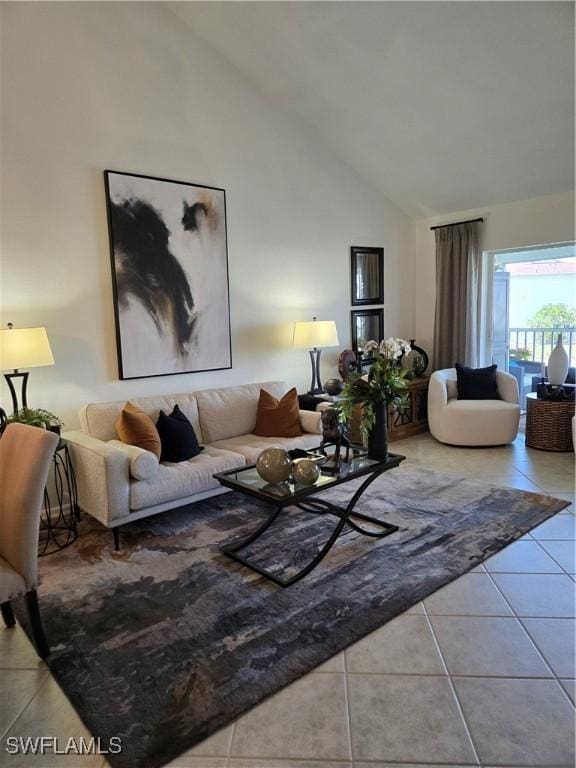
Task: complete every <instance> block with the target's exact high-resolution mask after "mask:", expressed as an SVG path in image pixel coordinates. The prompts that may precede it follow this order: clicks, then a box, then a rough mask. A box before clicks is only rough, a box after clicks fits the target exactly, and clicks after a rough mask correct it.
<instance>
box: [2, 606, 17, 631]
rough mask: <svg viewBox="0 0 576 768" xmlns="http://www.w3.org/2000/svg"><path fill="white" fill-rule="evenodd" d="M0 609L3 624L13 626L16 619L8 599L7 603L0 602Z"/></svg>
mask: <svg viewBox="0 0 576 768" xmlns="http://www.w3.org/2000/svg"><path fill="white" fill-rule="evenodd" d="M0 610H1V611H2V618H3V619H4V624H6V626H7V627H8V628H10V627H13V626H14V625H15V624H16V619H15V618H14V613H13V611H12V606H11V605H10V601H8V602H7V603H2V604H0Z"/></svg>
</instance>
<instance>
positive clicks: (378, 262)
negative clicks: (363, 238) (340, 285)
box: [350, 246, 384, 307]
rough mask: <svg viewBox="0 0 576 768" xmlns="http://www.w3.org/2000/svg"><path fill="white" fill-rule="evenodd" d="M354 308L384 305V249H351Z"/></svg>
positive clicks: (352, 300)
mask: <svg viewBox="0 0 576 768" xmlns="http://www.w3.org/2000/svg"><path fill="white" fill-rule="evenodd" d="M350 285H351V291H352V297H351V303H352V306H353V307H358V306H367V305H369V304H384V249H383V248H360V247H357V246H352V247H351V248H350Z"/></svg>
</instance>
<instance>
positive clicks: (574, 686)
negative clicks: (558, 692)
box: [559, 679, 576, 703]
mask: <svg viewBox="0 0 576 768" xmlns="http://www.w3.org/2000/svg"><path fill="white" fill-rule="evenodd" d="M559 682H560V685H561V686H562V688H564V690H565V691H566V693H567V694H568V696H569V697H570V700H571V701H572V703H574V702H575V701H576V680H574V679H572V680H560V681H559Z"/></svg>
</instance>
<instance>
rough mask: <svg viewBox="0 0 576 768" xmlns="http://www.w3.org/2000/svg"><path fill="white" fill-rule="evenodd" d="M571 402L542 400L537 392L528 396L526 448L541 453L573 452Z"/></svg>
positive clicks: (572, 409)
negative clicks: (534, 449) (535, 449)
mask: <svg viewBox="0 0 576 768" xmlns="http://www.w3.org/2000/svg"><path fill="white" fill-rule="evenodd" d="M574 411H575V403H574V401H573V400H572V401H570V400H541V399H539V398H538V397H537V396H536V393H535V392H529V393H528V394H527V395H526V446H527V447H528V448H537V449H538V450H540V451H573V450H574V445H573V443H572V417H573V416H574Z"/></svg>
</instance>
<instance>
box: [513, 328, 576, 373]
mask: <svg viewBox="0 0 576 768" xmlns="http://www.w3.org/2000/svg"><path fill="white" fill-rule="evenodd" d="M560 333H561V334H562V344H563V345H564V349H565V350H566V352H567V353H568V359H569V360H570V366H574V365H576V328H510V352H509V354H510V359H512V360H517V361H518V362H520V361H522V364H523V365H525V367H527V368H528V367H534V368H535V369H536V368H538V370H539V368H540V366H541V365H542V363H546V362H548V358H549V356H550V352H551V351H552V349H553V347H554V346H555V345H556V341H557V340H558V334H560ZM526 364H528V365H526ZM530 364H532V365H530Z"/></svg>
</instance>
